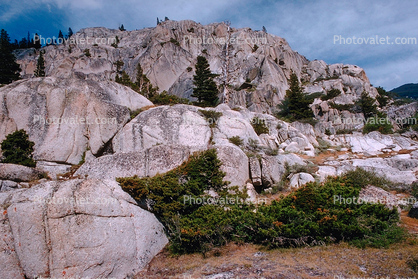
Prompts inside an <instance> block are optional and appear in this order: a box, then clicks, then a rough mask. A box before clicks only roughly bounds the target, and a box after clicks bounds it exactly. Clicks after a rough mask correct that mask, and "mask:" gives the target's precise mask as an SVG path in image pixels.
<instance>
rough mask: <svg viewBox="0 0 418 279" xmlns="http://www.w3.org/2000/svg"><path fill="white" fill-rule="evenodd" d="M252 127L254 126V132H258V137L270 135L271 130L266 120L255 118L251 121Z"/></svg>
mask: <svg viewBox="0 0 418 279" xmlns="http://www.w3.org/2000/svg"><path fill="white" fill-rule="evenodd" d="M251 125H252V126H253V128H254V131H255V132H256V134H257V135H261V134H268V133H269V128H268V127H267V125H266V120H264V119H260V118H258V117H254V118H253V119H252V120H251Z"/></svg>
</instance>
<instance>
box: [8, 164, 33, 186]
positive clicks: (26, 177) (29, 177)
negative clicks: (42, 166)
mask: <svg viewBox="0 0 418 279" xmlns="http://www.w3.org/2000/svg"><path fill="white" fill-rule="evenodd" d="M40 175H41V172H40V171H39V170H37V169H34V168H30V167H26V166H22V165H15V164H0V180H11V181H16V182H25V181H26V182H29V181H33V180H37V179H39V178H40Z"/></svg>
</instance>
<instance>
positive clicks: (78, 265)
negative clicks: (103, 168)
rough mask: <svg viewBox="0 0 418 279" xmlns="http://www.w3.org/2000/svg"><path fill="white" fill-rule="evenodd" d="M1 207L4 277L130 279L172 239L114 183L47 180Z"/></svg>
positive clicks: (1, 196)
mask: <svg viewBox="0 0 418 279" xmlns="http://www.w3.org/2000/svg"><path fill="white" fill-rule="evenodd" d="M0 206H1V207H2V213H1V214H0V233H1V237H2V241H0V266H1V269H0V278H38V277H52V278H61V277H72V278H75V277H85V278H86V277H89V278H98V277H101V278H108V277H109V278H126V277H129V276H132V275H134V274H135V273H137V272H138V271H139V270H140V269H142V268H144V267H145V265H146V264H147V263H148V262H149V261H150V260H151V259H152V258H153V257H154V256H155V255H156V254H157V253H158V252H159V251H160V250H161V249H162V248H163V247H164V246H165V245H166V244H167V242H168V240H167V238H166V236H165V235H164V233H163V226H162V225H161V223H159V222H158V220H157V219H156V218H155V216H154V215H153V214H151V213H149V212H147V211H145V210H143V209H141V208H140V207H138V206H137V205H136V202H135V201H134V200H133V199H132V198H131V197H130V196H129V195H128V194H127V193H125V192H123V191H122V189H121V188H120V186H119V185H118V184H117V183H116V182H115V181H110V180H102V181H101V180H69V181H65V182H56V181H55V182H47V183H43V184H39V185H37V186H35V187H32V188H29V189H20V190H14V191H10V192H5V193H0Z"/></svg>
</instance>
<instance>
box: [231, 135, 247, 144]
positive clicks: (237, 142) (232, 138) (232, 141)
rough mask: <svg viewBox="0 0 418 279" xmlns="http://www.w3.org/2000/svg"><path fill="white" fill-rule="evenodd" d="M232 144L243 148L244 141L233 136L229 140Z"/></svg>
mask: <svg viewBox="0 0 418 279" xmlns="http://www.w3.org/2000/svg"><path fill="white" fill-rule="evenodd" d="M228 140H229V142H230V143H232V144H235V145H236V146H241V145H243V144H244V141H243V139H242V138H240V137H239V136H233V137H231V138H229V139H228Z"/></svg>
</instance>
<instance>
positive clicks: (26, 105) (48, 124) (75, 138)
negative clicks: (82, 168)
mask: <svg viewBox="0 0 418 279" xmlns="http://www.w3.org/2000/svg"><path fill="white" fill-rule="evenodd" d="M0 104H1V109H0V141H2V140H3V139H4V138H5V137H6V135H7V134H9V133H12V132H14V131H16V130H19V129H24V130H25V131H26V132H27V133H28V134H29V139H30V140H31V141H33V142H35V147H34V149H35V152H34V159H36V160H43V161H52V162H58V163H59V162H63V163H70V164H78V163H79V162H80V160H81V159H82V157H83V154H84V153H85V152H86V150H88V149H90V150H91V152H92V153H93V154H99V155H100V154H101V153H102V152H103V149H104V147H105V145H106V143H108V142H109V140H110V139H112V138H113V136H114V135H115V134H116V132H117V131H118V130H119V129H121V128H122V127H123V125H124V124H125V123H126V122H128V120H129V119H130V116H129V110H137V109H140V108H142V107H144V106H149V105H152V103H151V102H150V101H148V100H147V99H146V98H145V97H143V96H141V95H140V94H138V93H136V92H134V91H133V90H131V89H129V88H127V87H125V86H123V85H120V84H118V83H114V82H110V81H102V82H100V83H99V82H95V81H92V80H85V79H82V78H66V79H63V78H56V77H46V78H34V79H28V80H20V81H16V82H14V83H12V84H10V85H7V86H4V87H2V88H0Z"/></svg>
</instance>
